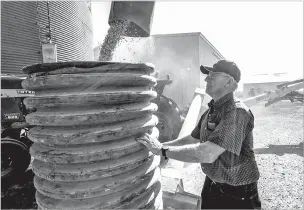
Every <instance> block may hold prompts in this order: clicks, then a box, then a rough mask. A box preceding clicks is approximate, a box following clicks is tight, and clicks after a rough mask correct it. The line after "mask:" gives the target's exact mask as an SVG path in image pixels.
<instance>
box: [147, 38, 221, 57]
mask: <svg viewBox="0 0 304 210" xmlns="http://www.w3.org/2000/svg"><path fill="white" fill-rule="evenodd" d="M151 36H152V37H154V38H158V37H164V36H171V37H174V36H199V37H200V38H202V39H203V40H204V41H205V42H206V43H207V44H208V45H209V46H210V47H211V48H212V49H213V50H214V51H215V54H216V56H217V57H218V58H220V59H225V58H224V56H223V55H222V54H221V53H220V52H219V51H218V50H217V49H216V48H215V47H214V46H213V45H212V44H211V42H209V40H208V39H207V38H206V37H205V36H204V35H203V34H202V33H201V32H190V33H174V34H153V35H151Z"/></svg>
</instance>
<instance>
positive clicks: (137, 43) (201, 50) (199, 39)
mask: <svg viewBox="0 0 304 210" xmlns="http://www.w3.org/2000/svg"><path fill="white" fill-rule="evenodd" d="M99 50H100V46H97V47H95V48H94V59H95V60H97V59H98V55H99ZM220 59H224V57H223V55H222V54H221V53H220V52H219V51H218V50H217V49H216V48H215V47H214V46H213V45H212V44H211V43H210V42H209V41H208V40H207V39H206V38H205V37H204V36H203V35H202V34H201V33H200V32H194V33H179V34H162V35H152V36H151V37H150V38H125V39H123V40H122V41H121V42H120V44H119V47H117V49H116V50H115V53H114V56H113V61H121V62H149V63H152V64H154V65H155V69H156V71H158V72H159V75H158V78H159V79H165V78H166V77H167V75H170V79H172V80H173V83H172V84H170V85H169V86H167V87H165V89H164V95H165V96H167V97H169V98H171V99H172V100H173V101H175V102H176V103H177V104H178V106H179V107H180V108H184V107H186V106H188V105H189V103H190V102H191V101H192V97H193V94H194V91H195V89H196V88H197V87H200V88H205V85H206V84H205V81H204V79H205V76H204V75H203V74H201V73H200V70H199V66H200V65H210V66H212V65H213V64H214V63H216V62H217V61H218V60H220Z"/></svg>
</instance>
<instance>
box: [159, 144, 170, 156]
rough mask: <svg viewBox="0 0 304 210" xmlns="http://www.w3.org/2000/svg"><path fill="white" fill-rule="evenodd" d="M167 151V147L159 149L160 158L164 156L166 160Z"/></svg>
mask: <svg viewBox="0 0 304 210" xmlns="http://www.w3.org/2000/svg"><path fill="white" fill-rule="evenodd" d="M167 150H169V147H168V146H163V147H162V148H161V152H162V156H164V157H165V159H168V157H167V155H166V152H167Z"/></svg>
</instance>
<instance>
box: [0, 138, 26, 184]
mask: <svg viewBox="0 0 304 210" xmlns="http://www.w3.org/2000/svg"><path fill="white" fill-rule="evenodd" d="M30 162H31V155H30V153H29V148H28V146H27V145H25V144H24V143H23V142H21V141H19V140H16V139H11V138H3V139H1V181H2V183H3V182H4V181H8V180H11V179H12V178H13V177H16V176H20V175H21V174H23V173H25V171H26V170H27V168H28V166H29V164H30Z"/></svg>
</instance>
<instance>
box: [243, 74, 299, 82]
mask: <svg viewBox="0 0 304 210" xmlns="http://www.w3.org/2000/svg"><path fill="white" fill-rule="evenodd" d="M296 79H299V78H295V77H294V76H293V75H289V74H288V73H287V72H283V73H271V74H257V75H251V76H250V77H247V78H244V79H242V80H243V81H242V83H243V84H259V83H277V82H282V83H283V82H287V81H293V80H296Z"/></svg>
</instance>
